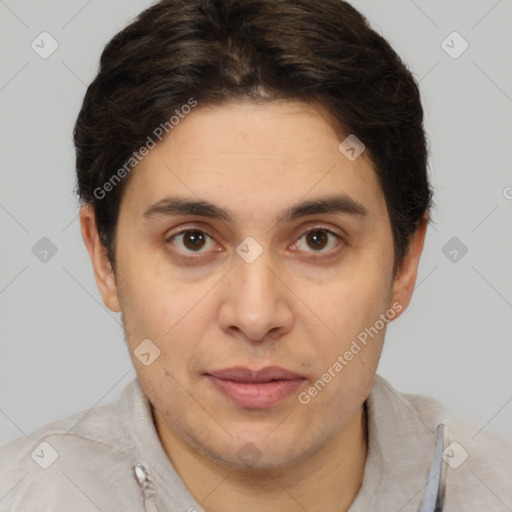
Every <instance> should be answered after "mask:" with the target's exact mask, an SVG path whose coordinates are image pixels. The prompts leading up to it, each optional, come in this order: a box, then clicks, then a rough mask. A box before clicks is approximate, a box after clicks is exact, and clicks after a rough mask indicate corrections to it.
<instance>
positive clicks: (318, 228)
mask: <svg viewBox="0 0 512 512" xmlns="http://www.w3.org/2000/svg"><path fill="white" fill-rule="evenodd" d="M315 231H323V232H325V233H327V234H329V235H332V236H333V237H334V238H335V239H336V240H337V242H338V243H339V244H340V243H341V244H343V243H344V242H345V241H344V239H343V237H341V236H340V235H338V234H337V233H335V232H334V231H332V230H330V229H328V228H325V227H323V226H314V227H312V228H309V229H307V230H306V231H305V232H304V233H303V234H302V235H301V236H300V237H299V238H297V239H296V241H298V240H301V239H302V238H303V237H305V236H307V235H308V234H309V233H312V232H315ZM189 232H198V233H202V234H204V235H206V236H208V237H209V238H210V239H211V240H214V237H212V236H211V235H210V234H209V233H208V231H205V230H204V229H199V228H194V227H186V228H183V229H181V230H180V231H178V232H176V233H173V234H172V235H170V236H168V237H167V238H166V239H165V242H166V243H171V244H172V241H173V240H174V239H175V238H176V237H178V236H180V235H183V234H185V233H189ZM295 243H296V242H294V244H295ZM177 250H178V251H179V253H180V256H182V257H183V258H187V259H197V258H201V257H202V256H201V255H202V254H203V253H202V252H195V253H194V252H193V251H192V252H183V251H181V250H180V249H177ZM337 252H339V251H338V250H336V249H332V250H331V251H327V252H321V251H313V252H312V253H310V254H311V256H308V257H310V258H313V259H315V258H317V257H328V256H334V254H335V253H337ZM315 253H316V254H315ZM324 255H327V256H324Z"/></svg>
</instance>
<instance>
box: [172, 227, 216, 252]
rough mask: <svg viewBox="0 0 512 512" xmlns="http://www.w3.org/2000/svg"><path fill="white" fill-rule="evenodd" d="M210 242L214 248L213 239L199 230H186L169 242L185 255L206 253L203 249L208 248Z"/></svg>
mask: <svg viewBox="0 0 512 512" xmlns="http://www.w3.org/2000/svg"><path fill="white" fill-rule="evenodd" d="M209 241H210V244H212V246H213V245H215V244H214V243H213V239H212V238H211V237H210V236H209V235H208V234H207V233H205V232H204V231H201V230H198V229H185V230H183V231H180V232H179V233H176V234H175V235H173V236H171V237H170V238H169V239H168V242H171V243H172V244H173V245H174V246H175V247H176V248H177V249H179V250H180V251H181V252H184V253H191V252H197V253H201V252H206V251H202V250H201V249H203V248H204V247H205V246H207V245H208V242H209Z"/></svg>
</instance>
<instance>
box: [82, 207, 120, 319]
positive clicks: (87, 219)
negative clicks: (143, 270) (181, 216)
mask: <svg viewBox="0 0 512 512" xmlns="http://www.w3.org/2000/svg"><path fill="white" fill-rule="evenodd" d="M80 227H81V229H82V238H83V239H84V243H85V246H86V247H87V250H88V251H89V256H90V258H91V262H92V266H93V269H94V277H95V279H96V284H97V286H98V289H99V291H100V293H101V296H102V297H103V302H104V303H105V306H107V308H109V309H110V310H112V311H116V312H120V311H121V308H120V307H119V301H118V298H117V285H116V279H115V275H114V271H113V269H112V266H111V264H110V261H109V260H108V257H107V249H106V248H105V247H104V246H103V244H102V243H101V240H100V235H99V233H98V229H97V227H96V217H95V215H94V210H93V208H92V206H91V205H90V204H86V205H84V206H82V207H81V208H80Z"/></svg>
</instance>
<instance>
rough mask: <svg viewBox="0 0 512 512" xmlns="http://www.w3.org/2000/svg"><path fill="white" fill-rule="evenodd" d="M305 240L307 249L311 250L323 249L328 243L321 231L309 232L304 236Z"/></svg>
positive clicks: (325, 235)
mask: <svg viewBox="0 0 512 512" xmlns="http://www.w3.org/2000/svg"><path fill="white" fill-rule="evenodd" d="M306 240H307V243H308V245H309V247H311V248H313V249H315V250H316V249H323V248H324V247H325V246H326V245H327V243H328V242H329V237H328V236H327V234H326V233H325V231H323V230H318V231H310V232H309V233H307V235H306Z"/></svg>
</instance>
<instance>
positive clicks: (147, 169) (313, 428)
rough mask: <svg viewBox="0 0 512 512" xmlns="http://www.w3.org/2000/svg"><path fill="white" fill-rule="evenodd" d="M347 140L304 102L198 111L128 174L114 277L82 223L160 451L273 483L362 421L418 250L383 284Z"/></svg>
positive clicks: (384, 243) (388, 255)
mask: <svg viewBox="0 0 512 512" xmlns="http://www.w3.org/2000/svg"><path fill="white" fill-rule="evenodd" d="M347 135H348V134H347ZM344 137H345V136H340V135H338V134H336V132H335V131H334V129H333V127H332V126H331V124H330V123H329V121H328V118H327V114H326V113H325V112H324V111H323V110H321V109H320V108H316V109H314V108H312V107H311V106H308V105H306V104H304V103H301V102H294V101H286V102H272V103H268V104H266V105H255V104H252V103H231V104H224V105H222V106H219V107H215V108H213V107H201V106H200V105H199V106H198V107H197V108H196V109H194V110H193V111H192V112H191V113H190V114H188V115H187V116H186V117H185V118H184V119H182V120H181V121H180V122H179V124H178V125H177V126H175V127H174V128H173V130H172V132H171V133H170V136H168V137H167V138H166V139H164V140H163V141H162V142H161V143H160V144H159V145H157V146H156V147H155V148H154V149H152V150H151V152H150V153H149V154H148V155H147V156H146V157H145V158H144V159H143V160H142V161H141V162H140V163H139V164H138V165H137V167H136V169H135V170H134V171H132V172H133V174H132V176H131V177H130V181H129V183H128V184H127V187H126V189H125V190H124V195H123V199H122V202H121V207H120V214H119V220H118V227H117V234H118V236H117V241H116V248H115V251H116V274H115V277H114V276H113V275H112V274H111V273H109V271H108V265H107V264H106V263H105V256H104V252H102V250H101V249H100V248H99V244H98V243H97V239H96V243H95V242H94V238H95V236H96V235H95V231H94V228H93V227H92V228H88V227H87V226H88V225H89V226H91V225H92V224H91V222H92V221H91V217H90V213H87V212H86V211H85V210H84V212H83V213H82V229H83V233H84V239H85V240H86V244H87V245H88V247H89V250H90V252H91V256H92V258H93V263H94V266H95V271H96V278H97V280H98V285H99V287H100V290H101V292H102V294H103V298H104V300H105V303H106V304H107V306H109V307H110V308H111V309H113V310H120V311H121V312H122V316H123V321H124V324H125V332H126V338H127V342H128V345H129V349H130V353H131V357H132V360H133V364H134V366H135V369H136V372H137V376H138V379H139V382H140V384H141V386H142V389H143V390H144V392H145V394H146V395H147V397H148V398H149V399H150V401H151V402H152V404H153V405H154V408H155V412H154V414H155V420H156V422H157V425H158V430H159V433H164V432H167V433H168V434H169V435H175V436H177V437H178V438H179V439H181V440H182V441H184V442H185V443H186V444H187V445H188V446H191V447H193V448H194V449H195V450H197V452H199V453H201V454H203V455H206V456H208V457H209V458H210V459H213V460H216V461H218V462H220V463H224V464H228V465H241V464H242V465H243V464H244V463H246V462H247V461H249V462H250V463H251V464H252V466H253V467H254V466H257V467H260V468H270V467H278V466H281V467H282V466H286V465H287V464H292V463H293V462H294V461H297V460H299V459H300V458H302V457H305V456H306V455H308V454H311V453H314V452H315V450H318V449H319V448H320V447H322V446H324V445H326V443H328V442H329V440H331V439H332V438H333V437H334V436H335V435H336V433H338V432H339V431H340V429H342V428H343V427H344V425H346V424H347V423H348V422H349V421H350V419H351V418H353V417H354V415H355V414H356V413H357V412H358V411H359V412H360V411H361V406H362V404H363V402H364V400H365V398H366V396H367V395H368V392H369V391H370V389H371V386H372V384H373V381H374V377H375V372H376V368H377V363H378V360H379V357H380V353H381V349H382V343H383V339H384V333H385V330H386V325H387V324H388V323H389V321H391V320H392V319H393V318H396V317H398V316H399V314H400V312H401V311H403V310H404V309H405V307H406V306H407V304H408V301H409V297H410V292H411V290H412V285H413V284H414V279H415V277H416V274H415V272H416V267H417V263H418V258H419V253H420V252H421V244H422V239H421V237H419V238H418V240H419V242H417V243H416V242H414V244H413V249H412V251H411V253H410V255H409V257H408V258H409V259H406V262H405V264H404V267H403V268H404V270H403V272H402V273H400V274H399V275H398V276H397V277H395V278H394V277H393V274H392V270H393V240H392V234H391V226H390V223H389V217H388V214H387V210H386V205H385V201H384V197H383V195H382V192H381V190H380V187H379V185H378V182H377V178H376V175H375V171H374V169H373V167H372V162H371V160H370V158H369V155H368V154H367V152H363V153H362V154H361V155H360V156H359V157H358V158H356V159H355V160H353V161H351V160H349V159H348V158H347V157H346V156H345V155H344V154H343V153H342V152H340V150H339V149H338V146H339V144H340V142H341V141H342V140H343V139H344ZM191 203H199V204H196V205H195V206H194V205H191ZM88 222H89V224H88ZM143 340H151V341H150V342H148V341H145V342H144V343H145V344H146V345H142V346H141V347H144V350H143V353H145V354H147V353H149V354H150V355H149V356H148V355H145V356H143V357H142V359H143V360H144V361H145V363H150V364H147V365H146V364H144V363H143V362H141V360H139V358H138V357H137V356H136V354H139V352H140V351H141V348H139V349H138V347H139V345H140V344H141V343H142V342H143ZM158 351H159V355H158V357H156V358H155V356H156V355H157V354H158ZM139 355H140V354H139ZM269 367H272V368H270V369H269ZM276 367H278V368H276ZM259 370H263V371H262V372H261V373H257V371H259ZM244 461H245V462H244Z"/></svg>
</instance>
